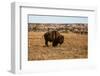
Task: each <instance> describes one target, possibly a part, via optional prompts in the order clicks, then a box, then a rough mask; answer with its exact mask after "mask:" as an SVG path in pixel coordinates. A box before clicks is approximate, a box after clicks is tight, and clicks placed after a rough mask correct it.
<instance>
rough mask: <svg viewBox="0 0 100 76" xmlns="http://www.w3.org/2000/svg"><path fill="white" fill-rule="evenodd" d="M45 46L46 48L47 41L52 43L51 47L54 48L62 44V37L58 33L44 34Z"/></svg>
mask: <svg viewBox="0 0 100 76" xmlns="http://www.w3.org/2000/svg"><path fill="white" fill-rule="evenodd" d="M44 39H45V45H46V46H48V41H49V42H52V46H53V47H55V46H57V45H58V44H60V45H61V44H62V43H63V42H64V36H63V35H61V34H60V33H59V32H58V31H49V32H46V33H45V34H44Z"/></svg>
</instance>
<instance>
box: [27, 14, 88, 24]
mask: <svg viewBox="0 0 100 76" xmlns="http://www.w3.org/2000/svg"><path fill="white" fill-rule="evenodd" d="M28 23H88V17H80V16H76V17H75V16H42V15H40V16H39V15H29V16H28Z"/></svg>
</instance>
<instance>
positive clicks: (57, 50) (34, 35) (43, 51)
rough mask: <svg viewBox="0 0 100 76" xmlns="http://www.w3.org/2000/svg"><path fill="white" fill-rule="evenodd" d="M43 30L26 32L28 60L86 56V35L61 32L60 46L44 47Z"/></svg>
mask: <svg viewBox="0 0 100 76" xmlns="http://www.w3.org/2000/svg"><path fill="white" fill-rule="evenodd" d="M44 33H45V32H28V60H29V61H31V60H54V59H76V58H77V59H79V58H87V57H88V43H87V42H88V35H80V34H75V33H61V34H62V35H64V43H63V44H62V45H61V46H57V47H52V46H51V45H52V44H51V43H49V47H45V44H44V42H45V41H44V38H43V34H44Z"/></svg>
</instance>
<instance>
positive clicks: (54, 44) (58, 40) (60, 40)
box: [53, 35, 64, 47]
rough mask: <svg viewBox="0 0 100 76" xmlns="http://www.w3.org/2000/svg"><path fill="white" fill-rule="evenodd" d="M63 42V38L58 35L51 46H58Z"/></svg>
mask: <svg viewBox="0 0 100 76" xmlns="http://www.w3.org/2000/svg"><path fill="white" fill-rule="evenodd" d="M63 42H64V36H63V35H59V36H58V38H57V39H55V40H54V41H53V46H54V47H55V46H57V45H58V44H62V43H63Z"/></svg>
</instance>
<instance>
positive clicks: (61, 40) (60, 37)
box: [57, 35, 64, 44]
mask: <svg viewBox="0 0 100 76" xmlns="http://www.w3.org/2000/svg"><path fill="white" fill-rule="evenodd" d="M57 40H58V43H59V44H62V43H63V42H64V36H63V35H60V36H59V37H58V39H57Z"/></svg>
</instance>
